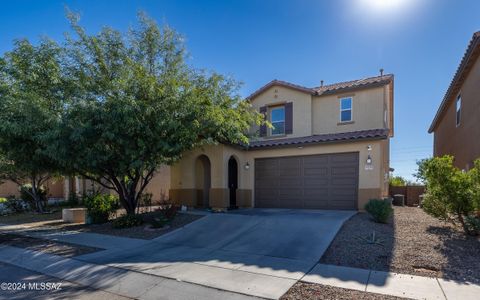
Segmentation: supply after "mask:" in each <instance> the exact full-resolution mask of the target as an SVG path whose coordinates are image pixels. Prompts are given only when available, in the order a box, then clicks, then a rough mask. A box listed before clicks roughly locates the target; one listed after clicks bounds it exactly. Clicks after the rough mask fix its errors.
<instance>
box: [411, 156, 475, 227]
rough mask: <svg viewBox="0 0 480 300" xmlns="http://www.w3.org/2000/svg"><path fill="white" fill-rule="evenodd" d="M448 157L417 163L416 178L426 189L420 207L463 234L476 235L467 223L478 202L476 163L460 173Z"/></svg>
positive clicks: (471, 218)
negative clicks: (458, 227)
mask: <svg viewBox="0 0 480 300" xmlns="http://www.w3.org/2000/svg"><path fill="white" fill-rule="evenodd" d="M453 160H454V158H453V157H452V156H448V155H446V156H443V157H434V158H430V159H425V160H422V161H421V162H419V164H418V166H419V168H418V172H417V175H416V176H417V177H418V178H420V179H421V180H422V181H423V182H424V183H425V186H426V193H425V197H424V199H423V202H422V204H423V205H422V207H423V209H424V211H425V212H426V213H428V214H429V215H431V216H433V217H435V218H437V219H440V220H443V221H447V222H450V223H452V224H454V225H458V226H460V227H461V228H462V229H463V230H464V232H465V233H467V234H473V235H474V234H477V233H478V231H476V230H474V227H472V226H471V225H472V224H470V223H468V222H467V219H468V220H470V221H472V220H474V215H475V212H476V211H477V210H478V209H479V207H480V206H479V202H480V191H479V188H480V160H476V161H475V164H474V168H472V169H471V170H469V171H462V170H460V169H458V168H456V167H455V166H454V165H453Z"/></svg>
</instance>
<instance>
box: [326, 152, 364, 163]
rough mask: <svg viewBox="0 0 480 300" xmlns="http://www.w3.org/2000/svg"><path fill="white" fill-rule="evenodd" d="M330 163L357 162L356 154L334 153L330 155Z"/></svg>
mask: <svg viewBox="0 0 480 300" xmlns="http://www.w3.org/2000/svg"><path fill="white" fill-rule="evenodd" d="M330 162H331V163H351V164H353V163H356V162H358V154H357V155H352V153H336V154H334V155H331V156H330Z"/></svg>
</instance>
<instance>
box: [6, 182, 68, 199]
mask: <svg viewBox="0 0 480 300" xmlns="http://www.w3.org/2000/svg"><path fill="white" fill-rule="evenodd" d="M46 188H47V189H48V195H47V196H48V197H49V198H63V197H64V180H63V178H59V179H50V180H48V181H47V183H46ZM10 196H15V197H19V196H20V190H19V187H18V185H17V184H16V183H14V182H12V181H9V180H5V181H4V182H2V184H0V197H10Z"/></svg>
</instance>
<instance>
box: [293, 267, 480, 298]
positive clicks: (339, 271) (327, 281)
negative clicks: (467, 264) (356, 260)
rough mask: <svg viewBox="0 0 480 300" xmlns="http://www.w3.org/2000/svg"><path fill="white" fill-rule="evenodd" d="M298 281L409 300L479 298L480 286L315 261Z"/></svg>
mask: <svg viewBox="0 0 480 300" xmlns="http://www.w3.org/2000/svg"><path fill="white" fill-rule="evenodd" d="M300 280H301V281H304V282H310V283H318V284H323V285H330V286H335V287H341V288H346V289H352V290H358V291H365V292H371V293H377V294H384V295H392V296H397V297H404V298H412V299H448V300H450V299H452V300H453V299H462V300H470V299H472V300H474V299H479V297H480V285H476V284H473V283H468V282H458V281H453V280H447V279H442V278H432V277H422V276H415V275H406V274H398V273H392V272H381V271H374V270H367V269H358V268H349V267H342V266H333V265H323V264H317V265H316V266H315V268H313V269H312V271H310V272H309V273H308V274H307V275H305V276H304V277H302V278H301V279H300Z"/></svg>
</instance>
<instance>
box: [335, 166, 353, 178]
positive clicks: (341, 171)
mask: <svg viewBox="0 0 480 300" xmlns="http://www.w3.org/2000/svg"><path fill="white" fill-rule="evenodd" d="M331 170H332V176H342V175H349V176H351V175H352V174H355V172H356V170H357V168H355V167H353V166H335V167H332V168H331Z"/></svg>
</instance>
